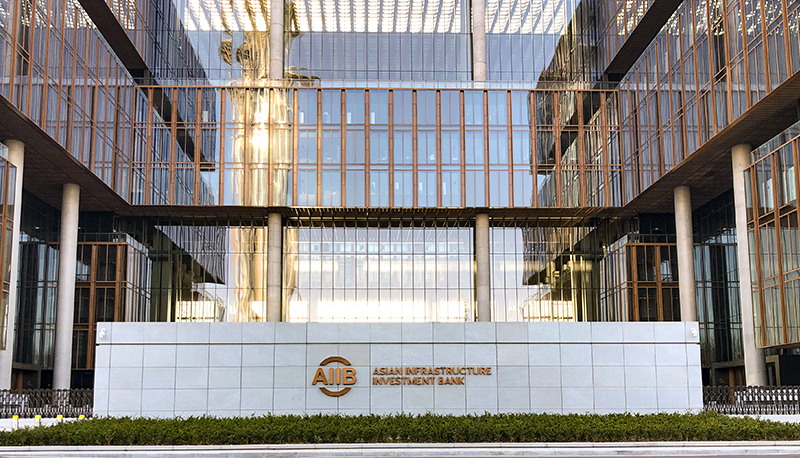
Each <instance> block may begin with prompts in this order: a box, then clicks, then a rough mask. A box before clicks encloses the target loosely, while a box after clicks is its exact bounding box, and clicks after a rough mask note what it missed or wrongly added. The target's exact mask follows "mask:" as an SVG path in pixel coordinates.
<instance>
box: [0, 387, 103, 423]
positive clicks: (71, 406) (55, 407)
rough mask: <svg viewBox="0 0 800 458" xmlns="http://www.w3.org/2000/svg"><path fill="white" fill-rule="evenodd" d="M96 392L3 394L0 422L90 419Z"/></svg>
mask: <svg viewBox="0 0 800 458" xmlns="http://www.w3.org/2000/svg"><path fill="white" fill-rule="evenodd" d="M93 405H94V390H91V389H75V390H0V418H11V417H13V416H15V415H16V416H18V417H19V418H34V417H36V416H41V417H42V418H56V417H58V416H59V415H61V416H63V417H64V418H77V417H80V416H81V415H83V416H85V417H87V418H88V417H90V416H91V415H92V406H93Z"/></svg>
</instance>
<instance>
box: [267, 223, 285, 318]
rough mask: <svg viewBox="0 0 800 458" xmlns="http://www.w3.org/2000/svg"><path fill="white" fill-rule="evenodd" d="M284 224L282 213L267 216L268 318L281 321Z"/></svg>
mask: <svg viewBox="0 0 800 458" xmlns="http://www.w3.org/2000/svg"><path fill="white" fill-rule="evenodd" d="M282 254H283V225H282V224H281V215H279V214H278V213H270V214H269V216H267V320H268V321H281V316H282V313H281V288H283V266H281V255H282Z"/></svg>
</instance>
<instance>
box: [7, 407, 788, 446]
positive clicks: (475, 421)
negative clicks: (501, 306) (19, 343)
mask: <svg viewBox="0 0 800 458" xmlns="http://www.w3.org/2000/svg"><path fill="white" fill-rule="evenodd" d="M761 440H800V425H797V424H786V423H779V422H772V421H763V420H756V419H752V418H731V417H728V416H725V415H720V414H716V413H711V412H706V413H701V414H652V415H630V414H615V415H547V414H541V415H537V414H499V415H494V414H486V415H472V416H462V417H455V416H442V415H433V414H427V415H418V416H412V415H396V416H376V415H364V416H336V415H312V416H291V415H289V416H266V417H248V418H213V417H193V418H186V419H148V418H135V419H132V418H96V419H89V420H84V421H77V422H68V423H61V424H57V425H54V426H48V427H39V428H29V429H20V430H17V431H9V432H2V433H0V445H2V446H22V445H234V444H321V443H330V444H335V443H401V442H408V443H429V442H442V443H450V442H628V441H632V442H640V441H761Z"/></svg>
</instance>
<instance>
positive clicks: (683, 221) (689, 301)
mask: <svg viewBox="0 0 800 458" xmlns="http://www.w3.org/2000/svg"><path fill="white" fill-rule="evenodd" d="M675 233H676V235H677V237H676V239H677V240H676V242H677V245H678V250H677V251H678V290H679V292H680V298H681V321H697V299H696V297H695V281H694V236H693V233H692V196H691V193H690V192H689V187H688V186H678V187H677V188H675Z"/></svg>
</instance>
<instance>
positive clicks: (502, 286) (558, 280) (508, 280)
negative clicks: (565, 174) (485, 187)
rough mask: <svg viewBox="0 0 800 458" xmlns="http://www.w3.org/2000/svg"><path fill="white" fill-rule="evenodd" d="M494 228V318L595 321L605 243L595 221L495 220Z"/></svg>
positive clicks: (492, 281)
mask: <svg viewBox="0 0 800 458" xmlns="http://www.w3.org/2000/svg"><path fill="white" fill-rule="evenodd" d="M494 224H495V226H494V227H492V228H491V229H490V238H491V239H490V240H491V241H490V262H491V264H490V266H491V267H490V268H491V275H492V277H491V279H492V280H491V289H492V307H493V314H494V316H493V317H492V319H493V320H494V321H591V320H594V319H595V318H594V317H595V314H596V312H597V309H598V305H599V304H598V301H599V295H600V260H601V259H602V255H603V252H602V249H601V247H600V245H599V242H598V240H597V234H596V233H595V232H593V231H594V230H595V228H593V227H557V224H553V225H552V226H551V225H549V224H548V222H547V221H536V220H533V221H525V220H510V221H502V222H495V223H494Z"/></svg>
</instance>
